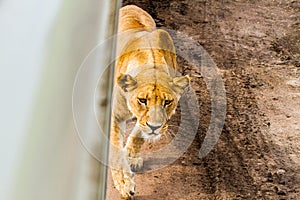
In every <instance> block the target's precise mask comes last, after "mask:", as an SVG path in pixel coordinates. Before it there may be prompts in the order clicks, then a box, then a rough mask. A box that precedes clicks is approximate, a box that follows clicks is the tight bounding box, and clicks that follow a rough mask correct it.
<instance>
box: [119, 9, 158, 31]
mask: <svg viewBox="0 0 300 200" xmlns="http://www.w3.org/2000/svg"><path fill="white" fill-rule="evenodd" d="M155 28H156V25H155V22H154V20H153V19H152V17H151V16H150V15H149V14H148V13H147V12H145V11H144V10H143V9H141V8H139V7H137V6H134V5H128V6H125V7H123V8H121V9H120V14H119V27H118V31H119V32H124V31H128V30H141V29H143V30H145V31H152V30H154V29H155Z"/></svg>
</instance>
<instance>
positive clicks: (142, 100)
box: [138, 98, 147, 105]
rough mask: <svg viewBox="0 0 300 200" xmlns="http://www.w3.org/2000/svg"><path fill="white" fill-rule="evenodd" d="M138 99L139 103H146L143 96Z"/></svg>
mask: <svg viewBox="0 0 300 200" xmlns="http://www.w3.org/2000/svg"><path fill="white" fill-rule="evenodd" d="M138 101H139V103H140V104H145V105H147V99H144V98H138Z"/></svg>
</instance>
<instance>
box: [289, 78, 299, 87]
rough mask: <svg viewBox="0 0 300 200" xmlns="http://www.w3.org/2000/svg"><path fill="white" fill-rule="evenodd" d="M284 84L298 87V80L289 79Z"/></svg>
mask: <svg viewBox="0 0 300 200" xmlns="http://www.w3.org/2000/svg"><path fill="white" fill-rule="evenodd" d="M286 84H288V85H290V86H292V87H300V80H298V79H291V80H289V81H287V82H286Z"/></svg>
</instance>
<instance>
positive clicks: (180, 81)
mask: <svg viewBox="0 0 300 200" xmlns="http://www.w3.org/2000/svg"><path fill="white" fill-rule="evenodd" d="M173 83H174V84H175V85H176V86H178V87H179V88H180V90H181V91H180V92H183V91H184V90H185V89H186V88H187V87H188V86H189V85H190V77H189V76H188V75H185V76H181V77H176V78H174V79H173Z"/></svg>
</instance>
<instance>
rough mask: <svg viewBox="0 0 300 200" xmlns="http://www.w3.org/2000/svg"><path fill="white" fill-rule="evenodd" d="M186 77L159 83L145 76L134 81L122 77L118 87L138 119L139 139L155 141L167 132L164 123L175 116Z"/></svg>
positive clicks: (187, 81) (187, 83) (127, 77)
mask: <svg viewBox="0 0 300 200" xmlns="http://www.w3.org/2000/svg"><path fill="white" fill-rule="evenodd" d="M189 82H190V79H189V77H188V76H182V77H176V78H171V77H169V76H162V75H160V77H159V79H155V80H154V79H153V78H152V79H151V77H150V78H149V75H148V77H147V76H144V77H135V78H133V77H132V76H130V75H128V74H125V75H124V74H121V75H120V76H119V77H118V78H117V83H118V85H119V86H120V87H121V88H122V89H123V91H124V92H126V95H125V96H126V101H127V102H126V103H127V106H128V108H129V110H130V111H131V112H132V113H133V115H135V117H136V118H137V125H138V126H139V128H140V129H141V130H142V137H143V138H145V139H151V140H155V139H158V138H160V136H161V134H163V133H164V132H165V131H166V130H167V127H168V125H167V121H168V119H170V118H171V116H172V115H173V114H174V113H175V109H176V107H177V104H178V101H179V98H180V96H181V94H182V93H183V91H184V90H185V88H187V87H188V86H189Z"/></svg>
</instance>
